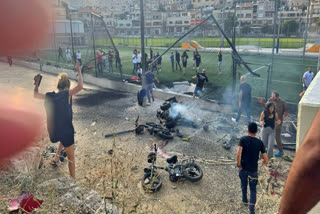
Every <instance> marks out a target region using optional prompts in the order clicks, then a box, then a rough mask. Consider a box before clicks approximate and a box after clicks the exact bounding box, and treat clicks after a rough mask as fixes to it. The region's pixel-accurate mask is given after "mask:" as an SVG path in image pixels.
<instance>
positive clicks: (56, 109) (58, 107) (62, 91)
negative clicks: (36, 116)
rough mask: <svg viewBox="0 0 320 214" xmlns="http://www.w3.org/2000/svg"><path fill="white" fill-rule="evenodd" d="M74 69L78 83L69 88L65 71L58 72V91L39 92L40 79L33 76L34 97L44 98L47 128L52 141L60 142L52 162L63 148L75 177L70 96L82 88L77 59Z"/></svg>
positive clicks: (56, 159)
mask: <svg viewBox="0 0 320 214" xmlns="http://www.w3.org/2000/svg"><path fill="white" fill-rule="evenodd" d="M75 69H76V70H77V72H78V84H77V85H76V86H75V87H74V88H72V89H70V80H69V78H68V75H67V74H66V73H62V74H59V76H58V78H59V80H58V85H57V88H58V93H56V92H48V93H46V94H43V93H39V85H40V79H39V78H38V77H37V76H36V77H35V88H34V94H33V96H34V98H37V99H42V100H45V109H46V113H47V129H48V132H49V137H50V141H51V142H52V143H56V142H60V144H59V147H58V149H57V152H56V155H55V158H54V160H53V162H52V163H53V164H54V165H56V164H57V162H58V161H59V155H60V152H61V151H62V149H63V148H64V149H65V151H66V153H67V157H68V165H69V172H70V175H71V177H72V178H73V179H75V158H74V128H73V124H72V96H73V95H75V94H77V93H78V92H80V91H81V90H82V88H83V78H82V73H81V68H80V63H79V61H78V60H77V62H76V65H75Z"/></svg>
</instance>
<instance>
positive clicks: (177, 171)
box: [143, 144, 203, 192]
mask: <svg viewBox="0 0 320 214" xmlns="http://www.w3.org/2000/svg"><path fill="white" fill-rule="evenodd" d="M156 160H157V146H156V144H155V145H154V152H151V153H149V155H148V163H151V166H150V167H149V168H145V169H144V173H145V174H144V177H143V187H144V188H145V189H146V190H150V191H152V192H156V191H159V190H160V188H161V186H162V178H161V176H160V174H159V171H158V169H163V170H165V171H167V172H168V173H169V180H170V181H171V182H177V181H178V180H179V179H180V178H185V179H187V180H189V181H191V182H197V181H200V180H201V179H202V176H203V172H202V169H201V168H200V166H199V165H197V164H196V163H194V160H193V159H188V160H183V161H182V162H181V163H180V162H179V161H178V158H177V156H176V155H174V156H172V157H170V158H168V159H167V163H168V166H166V167H161V166H157V165H156Z"/></svg>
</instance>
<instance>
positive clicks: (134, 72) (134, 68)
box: [132, 63, 138, 74]
mask: <svg viewBox="0 0 320 214" xmlns="http://www.w3.org/2000/svg"><path fill="white" fill-rule="evenodd" d="M137 70H138V66H137V63H133V70H132V73H133V74H136V73H137Z"/></svg>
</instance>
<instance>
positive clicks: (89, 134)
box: [0, 63, 295, 214]
mask: <svg viewBox="0 0 320 214" xmlns="http://www.w3.org/2000/svg"><path fill="white" fill-rule="evenodd" d="M0 70H1V77H2V78H0V85H1V89H3V90H2V91H4V92H6V91H10V90H17V89H18V88H19V89H20V90H22V91H23V92H24V93H25V94H26V96H27V98H28V99H33V98H32V93H33V76H34V75H35V74H36V72H35V71H32V70H30V69H25V68H22V67H17V66H13V67H12V68H9V67H8V66H7V64H3V63H0ZM43 76H44V78H43V80H42V83H41V87H40V91H43V92H45V91H53V90H55V84H56V83H55V81H56V77H55V76H51V75H48V74H43ZM34 102H36V103H38V104H39V105H43V103H41V101H39V100H35V101H34ZM162 102H163V100H159V99H157V98H156V101H155V102H154V103H152V104H151V105H150V106H147V107H145V108H142V107H140V106H138V105H137V101H136V94H135V93H123V92H118V91H112V90H106V89H99V88H96V87H93V86H88V85H86V86H85V89H84V90H83V91H82V92H81V93H80V94H79V95H76V96H74V97H73V112H74V117H73V121H74V127H75V131H76V134H75V141H76V142H75V146H76V150H75V157H76V177H77V182H78V183H81V184H82V185H84V186H86V187H89V188H91V189H94V190H96V191H98V192H99V193H100V195H101V196H102V197H103V198H104V199H105V200H107V201H108V202H109V203H114V204H115V205H117V207H118V208H119V209H120V210H122V211H123V213H129V212H136V213H157V214H158V213H159V214H160V213H177V214H180V213H249V211H248V208H247V207H246V206H244V205H242V204H241V203H240V202H241V189H240V179H239V177H238V169H237V167H236V150H237V143H238V142H237V141H236V140H235V141H233V143H232V145H231V149H230V150H226V149H224V148H223V143H224V142H225V141H227V140H228V139H230V138H231V137H234V138H239V137H241V136H243V135H246V124H245V122H244V121H245V117H244V118H242V119H241V121H242V122H240V123H239V124H236V125H235V124H233V123H232V121H231V117H232V116H233V115H234V113H232V111H231V110H230V107H228V106H222V105H221V106H219V105H216V104H205V105H204V106H202V103H200V102H197V101H195V102H193V101H192V100H184V101H183V104H184V105H185V106H188V107H189V109H188V115H186V116H187V117H188V118H191V119H192V120H193V121H195V122H196V123H197V124H198V128H192V127H186V126H181V127H178V128H179V129H180V132H181V134H182V135H184V136H186V137H189V138H190V141H182V140H181V138H178V137H174V139H173V140H171V141H168V142H166V141H163V140H161V139H159V138H157V137H156V136H152V135H150V134H149V133H147V132H145V133H144V134H142V135H135V134H134V133H129V134H124V135H120V136H116V137H111V138H105V137H104V135H105V134H108V133H114V132H117V131H124V130H129V129H133V128H134V123H135V119H136V118H137V116H140V122H141V123H143V122H146V121H152V122H157V119H156V110H157V109H158V108H159V106H160V104H161V103H162ZM41 113H44V111H43V112H41ZM254 119H255V121H257V115H255V117H254ZM287 120H288V121H291V120H292V121H295V115H289V118H288V119H287ZM204 124H208V125H209V130H208V131H205V130H204V129H203V128H202V126H203V125H204ZM283 132H285V133H290V134H291V136H290V137H287V138H283V139H284V142H291V143H292V142H295V134H294V131H292V125H291V123H285V124H284V128H283ZM223 137H224V138H223ZM221 138H223V139H221ZM38 143H40V144H41V148H42V150H43V151H45V150H46V148H47V147H49V146H54V147H56V146H57V145H53V144H50V142H49V140H48V138H47V137H45V138H44V139H42V140H41V141H40V142H38ZM155 143H156V144H157V145H158V146H160V147H161V148H162V150H163V151H164V152H165V153H167V154H169V155H173V154H177V155H178V158H179V159H183V158H187V157H194V158H195V160H196V162H197V163H198V164H199V165H200V166H201V167H202V169H203V172H204V176H203V178H202V180H201V181H199V182H197V183H191V182H189V181H187V180H179V181H178V182H177V183H172V182H170V181H169V178H168V174H167V173H166V172H165V171H161V176H162V178H163V184H162V188H161V190H160V191H159V192H156V193H146V192H145V191H144V190H143V188H142V186H141V181H142V178H143V174H144V172H143V169H144V168H145V167H148V166H149V165H148V163H147V155H148V153H149V152H150V151H151V147H152V145H153V144H155ZM110 150H112V151H113V153H112V154H109V153H110V152H109V151H110ZM276 151H277V149H276V148H275V152H276ZM286 155H289V156H290V157H293V156H294V152H292V151H286ZM52 157H53V156H52V155H51V156H49V157H47V156H46V157H45V156H43V157H42V159H43V163H42V165H41V168H40V169H37V170H32V171H30V173H29V174H28V175H27V176H26V175H22V174H21V173H17V172H14V171H12V170H8V171H3V172H2V173H1V175H2V176H0V198H1V199H0V207H1V209H0V210H4V209H3V207H6V206H7V201H8V199H10V198H15V197H17V194H18V192H19V191H20V190H22V189H23V188H26V189H28V190H29V191H32V188H33V187H34V186H35V185H36V184H37V183H40V182H42V181H45V180H49V179H53V178H58V177H63V176H69V173H68V166H67V163H64V164H63V165H62V166H60V167H58V168H53V167H52V166H51V165H50V161H51V159H52ZM157 164H158V165H161V166H165V164H166V161H165V159H164V158H163V157H161V156H160V155H158V161H157ZM290 164H291V163H290V162H287V161H285V160H283V159H281V158H276V159H275V160H274V161H273V165H272V167H271V168H265V167H262V166H261V164H259V176H260V177H259V185H258V188H257V204H256V213H261V214H269V213H270V214H272V213H275V212H277V210H278V208H279V202H280V197H281V193H282V189H283V185H284V182H285V179H286V175H287V173H288V170H289V168H290ZM24 176H25V177H31V180H32V182H26V184H25V185H23V182H22V181H21V180H23V178H24ZM44 203H49V202H46V201H45V202H44ZM49 213H59V212H55V211H53V210H51V211H50V212H49Z"/></svg>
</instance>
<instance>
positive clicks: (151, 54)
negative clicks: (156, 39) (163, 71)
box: [150, 47, 153, 60]
mask: <svg viewBox="0 0 320 214" xmlns="http://www.w3.org/2000/svg"><path fill="white" fill-rule="evenodd" d="M152 56H153V50H152V48H151V47H150V60H152Z"/></svg>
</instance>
